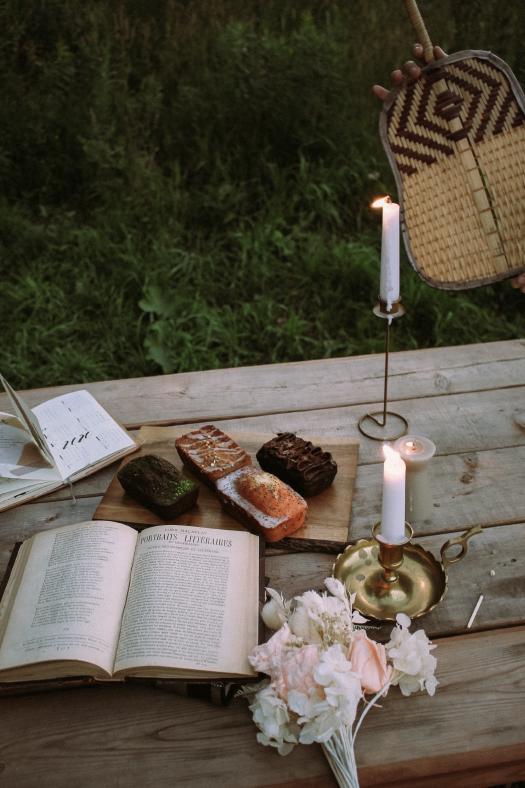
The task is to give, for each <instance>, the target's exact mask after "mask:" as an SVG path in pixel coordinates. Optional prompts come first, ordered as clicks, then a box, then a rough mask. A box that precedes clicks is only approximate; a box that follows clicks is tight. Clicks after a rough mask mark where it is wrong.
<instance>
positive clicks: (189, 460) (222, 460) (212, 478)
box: [175, 424, 252, 489]
mask: <svg viewBox="0 0 525 788" xmlns="http://www.w3.org/2000/svg"><path fill="white" fill-rule="evenodd" d="M175 447H176V449H177V451H178V452H179V455H180V457H181V459H182V461H183V462H184V464H185V465H187V466H188V468H189V469H190V470H191V471H193V473H194V474H195V475H196V476H197V477H198V478H199V479H201V480H202V481H203V482H204V483H205V484H207V485H208V486H209V487H212V488H213V489H215V483H216V481H217V480H218V479H220V478H221V477H222V476H226V474H228V473H232V471H236V470H237V469H238V468H242V467H243V466H244V465H251V462H252V461H251V459H250V457H249V455H248V454H247V453H246V452H245V451H244V449H241V447H240V446H239V445H238V444H237V443H235V441H234V440H232V438H230V437H229V435H226V433H225V432H223V431H222V430H219V429H218V428H217V427H215V426H214V425H213V424H206V425H205V426H203V427H199V428H198V429H196V430H193V432H187V433H186V434H185V435H182V436H181V437H180V438H177V440H176V441H175Z"/></svg>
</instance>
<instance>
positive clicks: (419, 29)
mask: <svg viewBox="0 0 525 788" xmlns="http://www.w3.org/2000/svg"><path fill="white" fill-rule="evenodd" d="M404 3H405V8H406V12H407V14H408V16H409V18H410V21H411V23H412V27H413V28H414V30H415V33H416V36H417V40H418V41H419V42H420V44H422V45H423V52H424V54H425V61H426V62H427V63H431V62H432V61H433V60H434V47H433V46H432V41H431V40H430V36H429V35H428V30H427V28H426V27H425V23H424V21H423V17H422V16H421V12H420V10H419V8H418V7H417V3H416V0H404Z"/></svg>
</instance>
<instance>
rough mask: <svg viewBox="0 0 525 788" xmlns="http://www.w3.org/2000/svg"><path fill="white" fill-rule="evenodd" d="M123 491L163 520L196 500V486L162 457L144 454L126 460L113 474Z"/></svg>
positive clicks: (184, 510)
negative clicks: (115, 475) (128, 460)
mask: <svg viewBox="0 0 525 788" xmlns="http://www.w3.org/2000/svg"><path fill="white" fill-rule="evenodd" d="M117 479H118V480H119V482H120V483H121V485H122V486H123V488H124V490H125V491H126V492H127V494H128V495H130V496H131V497H132V498H135V500H136V501H139V503H141V504H143V505H144V506H146V507H147V508H148V509H151V511H152V512H155V514H158V515H159V516H160V517H163V518H164V519H166V520H168V519H172V518H173V517H177V516H178V515H179V514H182V513H183V512H186V511H187V510H188V509H191V507H192V506H194V505H195V503H196V502H197V496H198V494H199V485H198V484H195V482H192V481H190V480H189V479H185V478H184V477H183V476H182V475H181V474H180V473H179V471H178V470H177V468H176V467H175V466H174V465H173V464H172V463H171V462H169V461H168V460H165V459H164V458H163V457H157V455H155V454H145V455H144V456H143V457H137V458H136V459H134V460H131V461H130V462H127V463H126V465H124V467H123V468H121V469H120V471H119V472H118V473H117Z"/></svg>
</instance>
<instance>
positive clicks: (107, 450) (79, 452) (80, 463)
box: [33, 390, 135, 480]
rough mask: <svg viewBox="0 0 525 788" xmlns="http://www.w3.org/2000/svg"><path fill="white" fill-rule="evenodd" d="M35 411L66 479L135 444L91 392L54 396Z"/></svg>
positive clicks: (59, 468) (56, 461) (54, 458)
mask: <svg viewBox="0 0 525 788" xmlns="http://www.w3.org/2000/svg"><path fill="white" fill-rule="evenodd" d="M33 414H34V415H35V416H36V418H37V419H38V422H39V424H40V428H41V430H42V432H43V434H44V436H45V439H46V442H47V445H48V448H49V451H50V452H51V455H52V457H53V460H54V462H55V464H56V466H57V468H58V470H59V472H60V475H61V477H62V479H64V480H65V479H68V478H69V477H71V476H73V475H74V474H76V473H78V472H79V471H81V470H83V469H84V468H88V467H90V466H92V465H96V464H97V463H98V462H100V461H101V460H103V459H105V458H107V457H111V456H112V455H114V454H115V455H118V454H120V453H121V452H123V451H125V450H126V449H128V448H131V447H132V446H134V445H135V444H134V442H133V440H132V439H131V438H130V437H129V435H128V434H127V432H126V431H125V430H123V429H122V427H120V426H119V425H118V424H117V422H116V421H115V420H114V419H112V418H111V416H110V415H109V413H108V412H107V411H106V410H104V408H103V407H102V405H99V403H98V402H97V401H96V399H95V398H94V397H93V396H92V395H91V394H90V393H89V392H88V391H84V390H82V391H72V392H71V393H69V394H63V395H62V396H59V397H55V398H53V399H50V400H48V401H47V402H43V403H42V404H41V405H37V407H36V408H34V409H33Z"/></svg>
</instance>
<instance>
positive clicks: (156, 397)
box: [0, 339, 525, 426]
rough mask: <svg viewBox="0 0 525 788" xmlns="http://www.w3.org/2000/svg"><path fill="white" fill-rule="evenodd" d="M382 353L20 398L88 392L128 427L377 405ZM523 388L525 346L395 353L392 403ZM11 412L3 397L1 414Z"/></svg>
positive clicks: (58, 390)
mask: <svg viewBox="0 0 525 788" xmlns="http://www.w3.org/2000/svg"><path fill="white" fill-rule="evenodd" d="M383 363H384V362H383V355H382V354H376V355H372V356H354V357H350V358H339V359H321V360H317V361H307V362H296V363H289V364H269V365H261V366H256V367H241V368H236V369H218V370H209V371H206V372H188V373H181V374H178V375H161V376H155V377H150V378H136V379H131V380H120V381H103V382H99V383H90V384H86V385H84V386H82V385H79V384H75V385H69V386H57V387H53V388H47V389H35V390H32V391H24V392H21V393H22V396H23V398H24V400H25V401H27V402H28V404H30V405H31V406H32V407H33V406H34V405H37V404H38V403H40V402H42V401H44V400H46V399H50V398H51V397H53V396H57V395H58V394H60V393H65V392H67V391H73V390H76V389H79V388H86V389H88V390H89V391H91V393H92V394H93V395H94V396H95V397H96V398H97V399H98V400H99V402H100V403H101V404H102V405H103V406H104V407H105V408H107V409H108V410H109V412H110V413H111V414H112V415H113V416H114V417H115V418H117V419H119V420H120V421H122V422H123V423H125V424H126V425H127V426H140V425H141V424H153V423H159V424H169V423H173V424H179V423H186V422H189V421H205V420H213V419H222V418H234V417H237V418H240V417H243V416H249V415H256V414H264V413H279V412H285V411H301V410H311V409H320V408H332V407H340V406H344V405H347V404H358V403H359V404H365V403H377V402H378V401H379V400H380V399H381V397H382V395H383V385H382V383H383ZM502 381H505V384H506V385H507V386H515V385H524V384H525V341H524V340H520V339H517V340H511V341H506V342H492V343H485V344H477V345H464V346H458V347H447V348H434V349H429V350H410V351H403V352H399V353H392V354H391V361H390V383H389V391H390V397H391V398H392V400H402V399H410V398H412V397H433V396H440V395H442V394H444V393H459V392H465V391H486V390H490V389H492V388H496V387H499V386H500V385H501V383H502ZM6 409H7V410H9V407H8V402H7V398H6V397H5V395H1V396H0V410H6Z"/></svg>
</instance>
